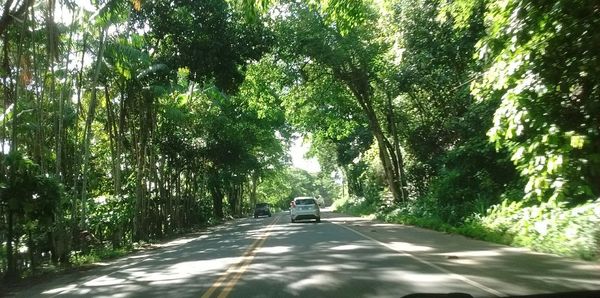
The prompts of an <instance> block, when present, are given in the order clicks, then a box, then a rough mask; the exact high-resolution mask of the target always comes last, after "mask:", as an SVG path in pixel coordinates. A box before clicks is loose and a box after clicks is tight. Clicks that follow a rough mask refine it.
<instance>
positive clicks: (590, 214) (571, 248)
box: [462, 200, 600, 260]
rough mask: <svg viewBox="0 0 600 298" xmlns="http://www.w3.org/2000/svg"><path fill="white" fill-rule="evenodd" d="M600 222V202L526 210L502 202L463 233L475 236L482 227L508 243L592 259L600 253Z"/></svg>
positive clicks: (528, 208)
mask: <svg viewBox="0 0 600 298" xmlns="http://www.w3.org/2000/svg"><path fill="white" fill-rule="evenodd" d="M599 221H600V201H599V200H596V201H590V202H587V203H585V204H581V205H579V206H577V207H575V208H568V207H567V205H566V203H564V202H563V203H559V204H552V203H542V204H540V205H534V206H528V207H526V206H524V205H523V203H522V202H515V201H512V202H511V201H503V202H502V204H498V205H494V206H492V208H490V209H489V210H488V212H487V214H486V215H485V216H481V217H473V218H472V219H471V220H470V221H469V222H468V223H467V224H466V225H465V227H463V228H462V232H463V233H465V234H467V235H470V234H471V235H472V233H473V232H472V230H476V229H477V228H473V227H479V228H482V229H483V230H484V231H485V234H489V235H497V236H495V237H496V238H497V239H500V241H502V242H504V243H506V244H511V245H516V246H527V247H531V248H533V249H534V250H537V251H541V252H548V253H554V254H560V255H566V256H572V257H578V258H582V259H586V260H591V259H596V258H598V256H599V252H600V229H599V228H598V224H597V223H598V222H599ZM468 229H470V230H471V231H469V230H468ZM485 234H484V236H486V235H485ZM475 236H476V235H475ZM486 238H487V237H486ZM486 240H494V239H489V238H487V239H486Z"/></svg>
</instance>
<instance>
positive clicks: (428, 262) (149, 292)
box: [15, 211, 600, 298]
mask: <svg viewBox="0 0 600 298" xmlns="http://www.w3.org/2000/svg"><path fill="white" fill-rule="evenodd" d="M581 290H600V266H599V264H598V263H590V262H581V261H576V260H572V259H567V258H561V257H557V256H552V255H547V254H539V253H533V252H530V251H528V250H526V249H519V248H511V247H507V246H502V245H497V244H491V243H487V242H482V241H476V240H471V239H468V238H465V237H462V236H457V235H448V234H444V233H438V232H434V231H430V230H425V229H419V228H415V227H409V226H403V225H393V224H384V223H380V222H376V221H371V220H367V219H363V218H357V217H350V216H346V215H341V214H336V213H331V212H327V211H326V212H323V220H322V222H321V223H315V222H313V221H308V222H299V223H294V224H292V223H290V219H289V215H288V214H287V213H279V214H274V215H273V217H270V218H259V219H254V218H247V219H240V220H236V221H234V222H230V223H228V224H226V225H223V226H219V227H215V228H211V229H209V230H207V231H206V232H203V233H197V234H194V235H190V236H188V237H185V238H180V239H178V240H175V241H172V242H169V243H165V244H164V245H163V246H162V247H160V248H158V249H155V250H152V251H146V252H141V253H137V254H134V255H131V256H129V257H126V258H123V259H120V260H117V261H114V262H111V263H109V264H103V265H101V266H98V267H97V268H94V269H91V270H88V271H85V272H78V273H71V274H65V275H61V276H59V277H56V278H54V279H52V280H49V281H46V282H44V283H42V284H37V285H31V286H30V287H28V288H26V289H22V290H21V291H19V292H17V293H15V295H16V296H17V297H55V296H60V297H144V298H149V297H163V298H171V297H196V298H201V297H402V296H404V295H407V294H413V293H451V292H454V293H456V292H460V293H468V294H470V295H472V296H473V297H496V296H501V297H502V296H509V295H529V294H541V293H561V292H570V291H581Z"/></svg>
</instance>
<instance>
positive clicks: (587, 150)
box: [472, 1, 600, 202]
mask: <svg viewBox="0 0 600 298" xmlns="http://www.w3.org/2000/svg"><path fill="white" fill-rule="evenodd" d="M598 9H599V8H598V7H597V4H593V3H592V2H591V1H557V2H556V3H554V4H552V5H550V3H544V4H542V3H540V2H539V1H504V2H493V3H491V4H490V5H489V6H488V8H487V11H486V22H487V25H488V26H487V35H486V36H485V37H484V38H483V39H482V40H481V41H480V46H481V50H480V51H483V52H482V53H483V54H480V55H479V57H480V58H481V61H482V62H483V65H485V66H486V71H485V72H484V75H483V77H482V78H481V79H480V80H477V82H475V83H474V84H473V85H472V92H473V94H474V95H475V96H476V97H477V98H478V99H479V100H490V99H491V98H500V99H501V100H502V104H501V106H500V108H499V109H498V110H497V111H496V114H495V117H494V127H493V128H492V129H491V130H490V131H489V132H488V135H489V136H490V139H491V140H492V141H493V142H495V143H496V144H497V145H498V146H499V147H505V148H508V149H509V150H510V151H511V152H512V155H513V158H512V159H513V161H514V163H515V164H516V165H517V167H518V168H519V170H520V171H521V173H522V175H523V176H525V177H527V179H528V180H529V182H528V184H527V188H526V192H527V193H528V196H529V197H536V198H538V199H540V200H547V199H557V198H561V199H564V200H568V201H571V202H581V201H582V200H586V199H587V198H589V196H590V195H592V194H594V195H598V194H600V189H599V188H598V187H597V186H595V184H596V183H595V182H594V181H597V178H598V177H600V176H599V173H598V171H596V170H593V169H595V168H598V166H600V164H598V163H597V161H596V160H595V159H594V158H592V157H591V156H594V155H595V152H596V151H597V150H598V147H597V145H596V144H597V143H598V140H599V139H600V135H599V133H598V129H597V125H595V124H593V123H596V122H595V121H597V120H595V119H597V118H598V115H599V114H598V113H599V112H600V110H599V108H600V104H599V102H598V95H597V94H596V93H598V91H597V90H598V87H597V84H598V83H597V81H593V80H590V79H591V77H594V78H596V77H597V76H598V72H597V71H595V72H594V74H592V73H591V72H589V71H588V70H590V69H598V67H599V66H600V65H599V64H598V61H599V60H598V54H597V51H593V50H592V48H593V47H594V41H593V40H595V39H596V38H598V36H597V35H598V34H597V33H594V34H592V33H590V32H589V30H588V29H587V28H589V27H590V26H596V25H597V24H599V23H600V18H599V17H598V15H597V14H594V13H592V11H596V10H598ZM567 28H568V29H567Z"/></svg>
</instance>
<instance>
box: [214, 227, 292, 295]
mask: <svg viewBox="0 0 600 298" xmlns="http://www.w3.org/2000/svg"><path fill="white" fill-rule="evenodd" d="M280 218H281V216H278V217H276V218H275V220H274V221H273V222H272V223H271V224H270V225H269V226H268V227H267V228H266V231H265V232H264V233H263V234H262V235H261V236H260V237H259V238H258V239H256V240H254V242H252V244H251V245H250V246H249V247H248V249H246V251H245V252H244V254H243V255H242V260H240V261H239V262H238V263H237V264H235V265H233V266H231V267H229V269H227V271H226V272H225V274H223V276H221V277H220V278H219V279H217V280H216V281H215V283H213V285H212V286H211V287H210V288H209V289H208V290H207V291H206V292H205V293H204V295H202V298H209V297H212V295H213V293H215V291H217V290H219V289H222V290H221V293H220V294H219V295H218V296H217V298H226V297H227V296H228V295H229V293H230V292H231V290H233V288H234V287H235V285H236V284H237V282H238V281H239V280H240V278H242V275H243V274H244V272H246V270H247V269H248V267H250V263H252V260H253V259H254V256H256V250H257V249H258V248H260V247H261V246H262V245H263V244H264V243H265V241H266V240H267V238H268V237H269V235H270V234H271V229H272V228H273V226H275V224H277V222H278V221H279V219H280Z"/></svg>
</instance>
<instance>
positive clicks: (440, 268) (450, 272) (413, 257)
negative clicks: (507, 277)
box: [331, 222, 506, 297]
mask: <svg viewBox="0 0 600 298" xmlns="http://www.w3.org/2000/svg"><path fill="white" fill-rule="evenodd" d="M331 223H333V224H335V225H338V226H340V227H342V228H344V229H346V230H349V231H351V232H353V233H355V234H357V235H359V236H361V237H364V238H366V239H369V240H371V241H373V242H375V243H377V244H379V245H381V246H385V247H387V248H389V249H391V250H393V251H395V252H399V253H401V254H402V255H405V256H408V257H410V258H412V259H414V260H416V261H418V262H421V263H423V264H425V265H427V266H429V267H431V268H434V269H437V270H439V271H442V272H444V273H446V274H449V275H450V276H452V277H454V278H456V279H459V280H461V281H463V282H465V283H467V284H469V285H471V286H473V287H476V288H478V289H480V290H482V291H484V292H487V293H489V294H492V295H494V296H496V297H503V296H506V294H504V293H502V292H500V291H497V290H494V289H492V288H489V287H486V286H484V285H482V284H480V283H478V282H476V281H474V280H471V279H469V278H467V277H465V276H462V275H460V274H458V273H454V272H452V271H450V270H448V269H445V268H442V267H440V266H438V265H436V264H433V263H431V262H429V261H426V260H423V259H421V258H419V257H417V256H415V255H413V254H410V253H408V252H406V251H404V250H401V249H397V248H395V247H393V246H392V245H390V244H387V243H385V242H381V241H379V240H377V239H375V238H373V237H371V236H368V235H365V234H363V233H361V232H359V231H357V230H355V229H352V228H350V227H347V226H345V225H343V224H340V223H336V222H331Z"/></svg>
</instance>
